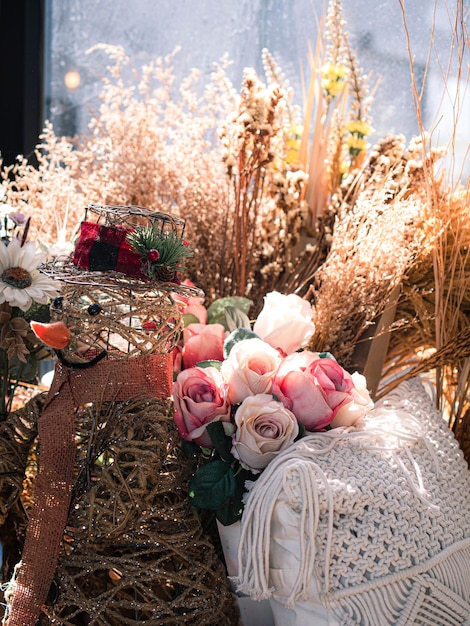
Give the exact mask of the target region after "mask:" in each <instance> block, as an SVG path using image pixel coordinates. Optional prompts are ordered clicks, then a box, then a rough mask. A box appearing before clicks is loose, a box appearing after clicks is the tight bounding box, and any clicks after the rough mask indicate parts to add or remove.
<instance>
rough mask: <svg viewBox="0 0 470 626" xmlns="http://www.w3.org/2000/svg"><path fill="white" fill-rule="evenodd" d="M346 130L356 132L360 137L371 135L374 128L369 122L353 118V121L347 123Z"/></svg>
mask: <svg viewBox="0 0 470 626" xmlns="http://www.w3.org/2000/svg"><path fill="white" fill-rule="evenodd" d="M346 130H348V131H349V132H350V133H355V134H356V135H359V136H360V137H365V136H366V135H370V134H371V132H372V130H373V129H372V126H370V124H368V123H367V122H363V121H362V120H353V121H352V122H348V124H346Z"/></svg>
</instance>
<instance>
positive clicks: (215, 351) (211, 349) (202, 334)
mask: <svg viewBox="0 0 470 626" xmlns="http://www.w3.org/2000/svg"><path fill="white" fill-rule="evenodd" d="M224 339H225V329H224V327H223V326H222V324H207V325H206V324H189V326H186V328H185V329H184V330H183V353H182V354H183V366H184V368H185V369H188V368H189V367H194V366H195V365H196V363H199V362H200V361H222V360H223V358H224Z"/></svg>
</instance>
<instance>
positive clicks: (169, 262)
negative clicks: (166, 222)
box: [126, 225, 193, 279]
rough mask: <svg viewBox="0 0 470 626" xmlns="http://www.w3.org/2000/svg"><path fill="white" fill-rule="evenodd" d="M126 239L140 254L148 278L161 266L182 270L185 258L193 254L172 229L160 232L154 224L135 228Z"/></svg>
mask: <svg viewBox="0 0 470 626" xmlns="http://www.w3.org/2000/svg"><path fill="white" fill-rule="evenodd" d="M126 239H127V243H128V244H129V245H130V246H131V247H132V248H133V249H134V250H135V251H136V252H138V253H139V254H141V255H142V257H143V259H144V262H145V263H146V269H147V275H148V277H149V278H150V279H153V278H155V277H158V273H159V270H160V269H162V268H165V269H166V268H169V269H170V270H172V271H173V272H176V271H177V270H178V271H184V269H185V267H184V266H185V260H186V259H187V258H189V257H191V256H193V251H192V249H191V248H190V247H189V246H188V244H187V242H186V241H185V240H184V239H182V238H181V237H179V236H178V235H177V234H176V233H174V232H172V231H169V232H162V231H161V229H160V228H159V227H158V226H155V225H154V226H144V227H142V228H137V229H136V230H134V231H132V232H131V233H129V235H127V238H126Z"/></svg>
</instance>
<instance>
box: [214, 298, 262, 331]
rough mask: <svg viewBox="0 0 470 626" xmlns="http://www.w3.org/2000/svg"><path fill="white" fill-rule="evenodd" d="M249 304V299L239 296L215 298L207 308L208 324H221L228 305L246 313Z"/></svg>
mask: <svg viewBox="0 0 470 626" xmlns="http://www.w3.org/2000/svg"><path fill="white" fill-rule="evenodd" d="M251 304H252V303H251V300H248V298H243V297H241V296H230V297H227V298H219V299H218V300H215V301H214V302H213V303H212V304H211V305H210V306H209V308H208V309H207V316H208V318H209V324H223V323H224V322H225V309H226V308H227V307H229V306H230V307H233V308H235V309H240V311H243V313H246V314H247V313H248V311H249V310H250V307H251ZM227 330H228V329H227Z"/></svg>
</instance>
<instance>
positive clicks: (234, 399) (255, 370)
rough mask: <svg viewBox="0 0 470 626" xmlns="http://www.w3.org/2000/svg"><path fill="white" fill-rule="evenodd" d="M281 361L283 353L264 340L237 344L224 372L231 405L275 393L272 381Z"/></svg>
mask: <svg viewBox="0 0 470 626" xmlns="http://www.w3.org/2000/svg"><path fill="white" fill-rule="evenodd" d="M281 360H282V358H281V355H280V354H279V352H278V351H277V350H275V349H274V348H272V347H271V346H270V345H269V344H267V343H265V342H264V341H262V340H261V339H256V338H254V339H244V340H242V341H239V342H238V343H236V344H235V345H234V346H233V348H232V349H231V351H230V354H229V355H228V357H227V359H226V360H225V361H224V362H223V363H222V367H221V369H220V371H221V374H222V376H223V377H224V380H225V381H226V382H227V383H228V386H229V391H228V396H229V400H230V402H231V404H238V403H239V402H242V400H244V399H245V398H246V397H247V396H252V395H255V394H259V393H271V386H272V379H273V376H274V373H275V372H276V370H277V368H278V367H279V365H280V363H281Z"/></svg>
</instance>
